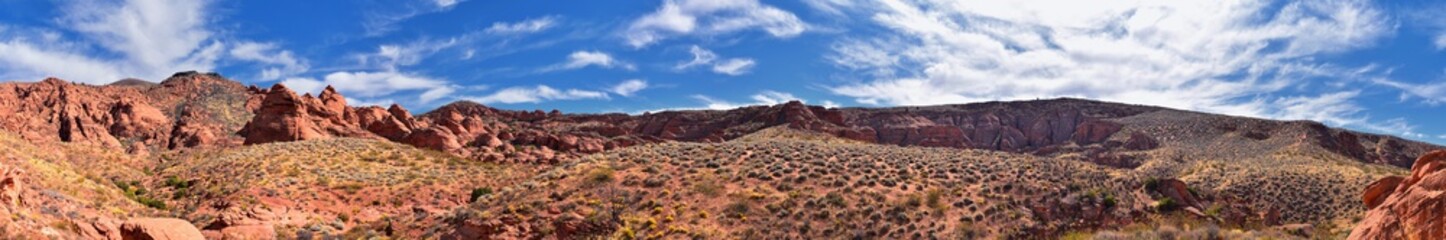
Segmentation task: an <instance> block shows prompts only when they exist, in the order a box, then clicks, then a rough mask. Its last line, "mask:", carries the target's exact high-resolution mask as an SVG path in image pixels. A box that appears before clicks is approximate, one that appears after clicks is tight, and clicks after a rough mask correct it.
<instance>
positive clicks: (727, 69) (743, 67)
mask: <svg viewBox="0 0 1446 240" xmlns="http://www.w3.org/2000/svg"><path fill="white" fill-rule="evenodd" d="M753 65H754V62H753V59H746V58H742V59H740V58H734V59H728V60H724V61H722V62H719V63H718V64H717V65H713V72H715V73H719V74H724V75H729V76H738V75H743V74H747V73H748V71H749V70H752V69H753Z"/></svg>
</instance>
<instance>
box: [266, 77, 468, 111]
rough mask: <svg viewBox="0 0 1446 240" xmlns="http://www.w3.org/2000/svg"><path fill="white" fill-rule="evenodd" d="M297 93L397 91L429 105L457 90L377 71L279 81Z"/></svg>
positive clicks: (363, 94)
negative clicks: (333, 90) (408, 94)
mask: <svg viewBox="0 0 1446 240" xmlns="http://www.w3.org/2000/svg"><path fill="white" fill-rule="evenodd" d="M281 84H284V85H286V86H288V87H290V88H292V89H293V90H296V91H297V92H309V93H313V94H316V93H320V92H321V90H322V88H323V87H325V86H328V85H330V86H332V87H333V88H336V90H337V91H339V92H343V93H345V94H347V95H348V96H351V97H365V98H373V97H384V96H389V95H392V94H394V93H398V92H404V91H405V92H418V95H417V101H419V102H421V103H429V102H432V101H435V100H438V99H442V98H445V97H447V95H449V94H452V93H454V92H456V91H457V90H458V89H459V88H462V87H459V86H457V85H455V84H451V83H450V82H448V81H446V80H443V79H435V78H431V77H426V76H421V75H416V74H409V73H403V72H394V71H381V72H333V73H331V74H327V75H326V77H324V78H322V79H320V80H318V79H313V78H304V77H296V78H288V79H286V80H284V81H281Z"/></svg>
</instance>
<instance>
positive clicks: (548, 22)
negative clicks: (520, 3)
mask: <svg viewBox="0 0 1446 240" xmlns="http://www.w3.org/2000/svg"><path fill="white" fill-rule="evenodd" d="M558 19H559V17H557V16H546V17H540V18H534V19H528V20H523V21H520V22H514V23H507V22H496V23H492V26H491V27H487V29H486V30H484V31H485V32H487V33H489V34H499V35H513V34H528V33H537V32H541V31H544V30H547V29H548V28H552V27H553V26H556V25H557V21H558Z"/></svg>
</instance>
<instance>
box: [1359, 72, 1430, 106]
mask: <svg viewBox="0 0 1446 240" xmlns="http://www.w3.org/2000/svg"><path fill="white" fill-rule="evenodd" d="M1372 82H1374V83H1376V84H1379V85H1384V86H1388V87H1392V88H1396V89H1399V90H1401V92H1402V93H1403V94H1404V95H1403V96H1402V97H1403V100H1404V99H1406V98H1410V97H1417V98H1421V99H1424V100H1425V101H1426V103H1427V104H1430V105H1432V106H1435V105H1439V104H1441V103H1442V102H1446V81H1443V82H1435V83H1426V84H1413V83H1406V82H1399V81H1393V80H1390V79H1384V78H1377V79H1374V80H1372Z"/></svg>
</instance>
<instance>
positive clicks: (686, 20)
mask: <svg viewBox="0 0 1446 240" xmlns="http://www.w3.org/2000/svg"><path fill="white" fill-rule="evenodd" d="M755 28H756V29H761V30H763V31H764V32H766V33H768V34H769V35H771V36H774V37H779V38H791V37H794V36H798V35H799V34H801V33H803V31H804V30H805V29H807V28H808V24H806V23H804V22H803V21H802V20H800V19H799V18H798V16H795V15H794V14H793V13H791V12H788V11H784V10H783V9H779V8H777V7H773V6H769V5H765V4H762V3H759V2H758V0H665V1H663V5H662V6H661V7H658V9H657V11H655V12H653V13H650V14H647V15H644V16H642V17H640V18H638V19H636V20H633V21H632V23H631V24H629V25H628V27H627V29H626V30H625V31H624V33H623V38H625V40H626V42H627V44H628V45H631V46H633V47H638V48H641V47H645V46H648V45H651V44H653V43H656V42H658V41H661V40H663V39H667V38H671V37H676V36H686V35H693V34H701V35H717V34H725V33H732V32H738V31H743V30H749V29H755Z"/></svg>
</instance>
